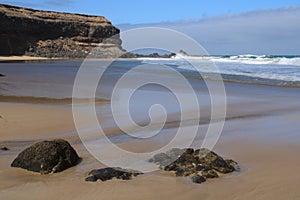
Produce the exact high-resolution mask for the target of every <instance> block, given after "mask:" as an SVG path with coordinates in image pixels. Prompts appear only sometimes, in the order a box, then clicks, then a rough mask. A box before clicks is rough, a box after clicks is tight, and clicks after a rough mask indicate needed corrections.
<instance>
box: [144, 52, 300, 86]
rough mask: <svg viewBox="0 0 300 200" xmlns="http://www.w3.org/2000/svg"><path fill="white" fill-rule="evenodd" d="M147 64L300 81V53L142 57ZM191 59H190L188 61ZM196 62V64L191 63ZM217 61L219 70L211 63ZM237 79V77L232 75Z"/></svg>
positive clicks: (215, 63) (253, 78)
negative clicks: (295, 55) (281, 54)
mask: <svg viewBox="0 0 300 200" xmlns="http://www.w3.org/2000/svg"><path fill="white" fill-rule="evenodd" d="M141 60H142V62H143V63H145V64H161V65H172V66H174V67H176V68H178V69H180V70H186V71H196V69H195V67H197V68H198V71H201V72H203V73H220V74H223V75H228V76H227V77H229V76H230V75H235V76H240V78H241V76H243V77H249V78H252V80H253V81H258V80H255V79H257V78H258V79H266V80H275V81H282V82H300V67H299V66H300V57H291V58H288V57H272V56H266V55H260V56H258V55H239V56H228V57H218V56H201V57H200V56H194V57H192V56H183V55H177V56H175V57H174V58H169V59H158V58H146V59H141ZM188 61H190V63H189V62H188ZM191 64H192V65H191ZM211 65H216V66H217V69H218V71H217V70H216V69H215V68H213V67H211ZM231 78H233V79H234V77H231Z"/></svg>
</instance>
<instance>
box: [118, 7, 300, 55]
mask: <svg viewBox="0 0 300 200" xmlns="http://www.w3.org/2000/svg"><path fill="white" fill-rule="evenodd" d="M299 22H300V6H294V7H288V8H282V9H276V10H259V11H253V12H247V13H240V14H236V15H223V16H218V17H211V18H206V19H200V20H184V21H176V22H162V23H156V24H139V25H130V24H123V25H119V26H118V25H117V26H118V27H119V28H121V30H122V31H123V30H127V29H131V28H136V27H145V26H156V27H157V26H158V27H165V28H171V29H174V30H177V31H180V32H183V33H185V34H187V35H189V36H191V37H192V38H194V39H196V40H197V41H198V42H199V43H200V44H201V45H202V46H203V47H204V48H206V49H207V51H208V52H209V53H211V54H245V53H252V54H276V55H283V54H297V55H300V25H299V24H300V23H299Z"/></svg>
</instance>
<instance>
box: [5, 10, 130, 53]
mask: <svg viewBox="0 0 300 200" xmlns="http://www.w3.org/2000/svg"><path fill="white" fill-rule="evenodd" d="M0 21H1V23H0V30H1V32H0V56H11V55H17V56H20V55H29V56H39V57H65V58H84V57H86V56H87V55H88V53H90V52H91V50H92V49H93V48H94V47H98V48H97V52H96V54H97V55H96V56H95V57H103V58H107V57H110V58H113V57H119V56H120V55H121V54H123V53H125V51H124V50H123V49H122V47H121V43H122V41H121V40H120V38H119V35H118V34H119V32H120V30H119V29H118V28H117V27H115V26H113V25H112V24H111V22H110V21H108V20H107V19H106V18H105V17H102V16H91V15H82V14H70V13H59V12H51V11H41V10H33V9H27V8H21V7H15V6H10V5H5V4H0Z"/></svg>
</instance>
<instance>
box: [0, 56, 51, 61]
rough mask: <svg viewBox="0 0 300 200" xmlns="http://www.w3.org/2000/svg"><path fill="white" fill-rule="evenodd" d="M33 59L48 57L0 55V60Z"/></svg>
mask: <svg viewBox="0 0 300 200" xmlns="http://www.w3.org/2000/svg"><path fill="white" fill-rule="evenodd" d="M34 60H49V58H44V57H32V56H0V61H34Z"/></svg>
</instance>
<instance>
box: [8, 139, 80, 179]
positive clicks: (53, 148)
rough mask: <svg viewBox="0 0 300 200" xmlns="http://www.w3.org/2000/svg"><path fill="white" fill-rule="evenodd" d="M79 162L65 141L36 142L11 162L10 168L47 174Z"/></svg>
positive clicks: (74, 152)
mask: <svg viewBox="0 0 300 200" xmlns="http://www.w3.org/2000/svg"><path fill="white" fill-rule="evenodd" d="M79 161H80V158H79V157H78V155H77V153H76V151H75V150H74V149H73V148H72V147H71V145H70V144H69V143H68V142H67V141H65V140H61V139H59V140H53V141H43V142H38V143H36V144H34V145H32V146H30V147H28V148H27V149H25V150H24V151H22V152H21V153H20V154H19V155H18V157H17V158H16V159H15V160H14V161H13V162H12V164H11V166H12V167H19V168H23V169H27V170H29V171H34V172H39V173H41V174H49V173H56V172H61V171H63V170H65V169H68V168H70V167H72V166H75V165H76V164H78V163H79Z"/></svg>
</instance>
